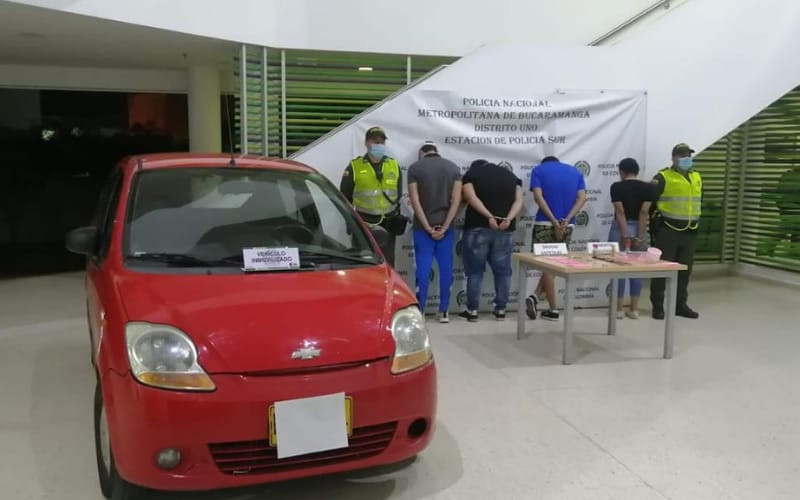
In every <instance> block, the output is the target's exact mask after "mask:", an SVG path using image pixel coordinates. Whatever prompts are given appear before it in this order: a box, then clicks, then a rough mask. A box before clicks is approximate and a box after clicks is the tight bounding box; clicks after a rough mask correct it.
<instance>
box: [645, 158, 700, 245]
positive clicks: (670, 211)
mask: <svg viewBox="0 0 800 500" xmlns="http://www.w3.org/2000/svg"><path fill="white" fill-rule="evenodd" d="M658 174H659V175H660V176H662V177H663V178H664V181H665V182H664V192H662V193H661V197H660V198H659V199H658V201H657V202H656V208H657V209H658V211H659V212H661V214H662V215H663V216H664V217H665V218H666V219H668V220H665V221H664V223H665V224H666V225H667V226H669V227H670V228H672V229H674V230H676V231H687V230H693V229H697V226H698V223H699V222H700V205H701V203H702V199H703V180H702V178H701V177H700V174H699V173H698V172H695V171H694V170H691V171H689V176H688V177H689V178H688V179H687V178H686V176H684V175H683V174H682V173H680V172H678V171H676V170H675V169H674V168H665V169H664V170H662V171H661V172H659V173H658ZM670 221H671V222H670Z"/></svg>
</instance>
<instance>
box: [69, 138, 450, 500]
mask: <svg viewBox="0 0 800 500" xmlns="http://www.w3.org/2000/svg"><path fill="white" fill-rule="evenodd" d="M385 237H386V233H385V232H383V230H382V229H380V228H368V227H367V226H366V225H365V224H364V223H362V222H361V221H360V219H358V217H357V216H356V214H355V212H354V211H353V209H352V208H351V207H350V205H349V204H348V203H347V201H346V200H345V199H344V198H343V197H342V195H341V194H340V193H339V192H338V190H337V189H336V188H335V187H334V186H333V185H332V184H331V183H330V182H329V181H328V180H327V179H326V178H325V177H323V176H322V175H320V174H319V173H317V172H316V171H314V170H313V169H311V168H309V167H307V166H304V165H301V164H299V163H294V162H290V161H283V160H268V159H263V158H254V157H236V158H233V157H231V156H223V155H194V154H171V155H147V156H140V157H133V158H129V159H126V160H123V161H122V162H121V163H120V164H119V165H117V167H116V168H115V169H114V171H113V173H112V175H111V177H110V179H109V181H108V183H107V185H106V187H105V188H104V189H103V192H102V194H101V197H100V202H99V206H98V210H97V215H96V219H95V221H94V225H93V226H92V227H86V228H80V229H76V230H75V231H73V232H71V233H70V234H69V235H68V236H67V248H68V249H69V250H70V251H72V252H76V253H80V254H84V255H86V256H87V274H86V293H87V315H88V321H89V331H90V335H91V346H92V363H93V365H94V367H95V370H96V374H97V386H96V391H95V442H96V452H97V465H98V471H99V476H100V486H101V489H102V492H103V494H104V495H105V496H107V497H109V496H110V497H112V498H114V499H123V498H125V499H127V498H136V496H137V491H138V490H140V489H141V488H142V487H143V488H152V489H159V490H208V489H216V488H228V487H238V486H245V485H251V484H255V483H265V482H272V481H279V480H285V479H293V478H300V477H305V476H311V475H317V474H326V473H332V472H340V471H346V470H351V469H357V468H365V467H372V466H376V465H381V464H387V463H393V462H399V461H403V460H405V459H407V458H410V457H413V456H414V455H416V454H418V453H419V452H420V451H422V450H423V449H424V448H425V447H426V446H427V445H428V443H429V442H430V440H431V436H432V430H433V424H434V418H435V411H436V368H435V366H434V361H433V355H432V353H431V349H430V345H429V340H428V332H427V329H426V326H425V321H424V318H423V316H422V314H421V313H420V311H419V309H418V307H417V304H416V299H415V297H414V294H413V293H412V292H411V291H410V290H409V288H408V287H407V286H406V284H405V283H404V282H403V281H402V279H401V278H400V276H399V275H398V274H397V273H396V272H395V271H394V270H393V269H392V268H391V266H389V265H388V264H386V262H385V261H384V259H383V257H382V255H381V253H380V251H379V247H378V245H379V242H380V241H382V240H383V238H385Z"/></svg>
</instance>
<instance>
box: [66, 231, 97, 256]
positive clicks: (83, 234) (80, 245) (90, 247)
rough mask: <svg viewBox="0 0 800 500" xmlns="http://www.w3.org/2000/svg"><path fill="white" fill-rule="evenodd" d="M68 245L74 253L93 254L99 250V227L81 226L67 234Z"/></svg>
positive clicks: (68, 248)
mask: <svg viewBox="0 0 800 500" xmlns="http://www.w3.org/2000/svg"><path fill="white" fill-rule="evenodd" d="M66 247H67V250H69V251H70V252H72V253H77V254H79V255H87V256H91V255H94V254H95V251H96V250H97V228H96V227H80V228H78V229H75V230H73V231H70V233H69V234H67V238H66Z"/></svg>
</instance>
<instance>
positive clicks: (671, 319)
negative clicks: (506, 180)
mask: <svg viewBox="0 0 800 500" xmlns="http://www.w3.org/2000/svg"><path fill="white" fill-rule="evenodd" d="M615 258H616V259H617V261H615V262H608V261H606V260H600V259H597V258H593V257H592V255H591V254H588V253H571V254H569V255H560V256H536V255H534V254H532V253H515V254H514V260H515V261H516V262H517V280H518V282H517V290H518V305H517V339H518V340H519V339H522V338H523V337H524V336H525V318H526V314H525V297H526V296H525V291H526V290H527V282H528V277H527V271H528V269H536V270H539V271H542V272H548V273H550V274H553V275H555V276H560V277H562V278H564V280H565V281H566V282H567V286H566V292H565V305H564V339H563V340H564V345H563V352H562V356H561V362H562V363H564V364H565V365H568V364H570V363H571V360H570V355H571V352H572V337H573V320H574V317H573V316H574V312H575V310H574V309H575V284H576V282H578V281H581V280H585V279H598V278H600V279H602V278H606V279H608V280H610V282H611V297H610V300H609V307H608V335H614V334H616V330H617V315H616V312H617V300H618V298H617V291H618V288H617V287H618V286H619V285H618V280H621V279H628V278H666V280H667V296H666V299H667V303H666V304H665V306H666V307H665V309H664V312H665V313H666V321H665V324H664V358H665V359H670V358H672V347H673V343H674V328H675V305H676V304H675V301H676V295H677V292H678V271H683V270H686V269H687V267H686V266H685V265H683V264H678V263H675V262H666V261H658V262H654V263H649V262H643V261H639V260H634V259H630V258H627V257H626V255H625V254H620V253H618V254H616V257H615Z"/></svg>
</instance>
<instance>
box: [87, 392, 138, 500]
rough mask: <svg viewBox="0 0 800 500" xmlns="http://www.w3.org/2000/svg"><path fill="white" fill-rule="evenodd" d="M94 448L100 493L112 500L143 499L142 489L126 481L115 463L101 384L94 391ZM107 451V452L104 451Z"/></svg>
mask: <svg viewBox="0 0 800 500" xmlns="http://www.w3.org/2000/svg"><path fill="white" fill-rule="evenodd" d="M94 445H95V446H94V448H95V456H96V457H97V476H98V478H99V480H100V491H101V492H102V493H103V496H104V497H106V498H110V499H111V500H136V499H138V498H141V494H142V492H143V491H142V489H141V488H139V487H138V486H134V485H132V484H131V483H129V482H127V481H125V480H124V479H123V478H122V477H121V476H120V475H119V472H117V467H116V465H115V463H114V452H113V451H112V450H111V440H110V438H109V433H108V421H107V420H106V417H105V406H104V404H103V390H102V389H101V388H100V382H97V383H96V385H95V389H94ZM104 450H105V451H104Z"/></svg>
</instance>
